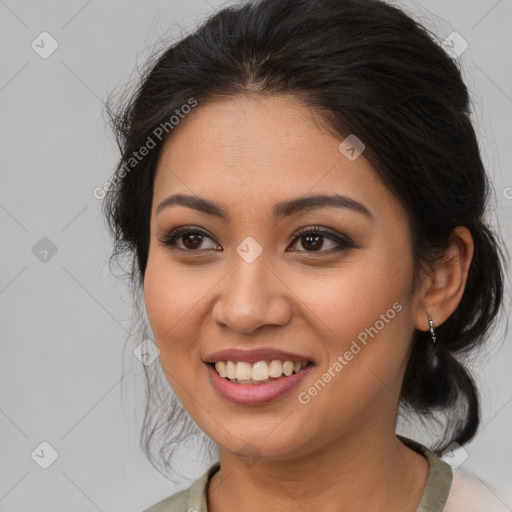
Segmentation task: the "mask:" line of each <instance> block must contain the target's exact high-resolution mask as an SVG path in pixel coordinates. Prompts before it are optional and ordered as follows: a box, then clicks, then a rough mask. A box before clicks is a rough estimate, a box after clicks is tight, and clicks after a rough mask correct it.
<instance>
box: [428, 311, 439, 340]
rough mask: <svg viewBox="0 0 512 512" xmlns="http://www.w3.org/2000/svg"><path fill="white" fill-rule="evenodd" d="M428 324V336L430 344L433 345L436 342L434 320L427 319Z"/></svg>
mask: <svg viewBox="0 0 512 512" xmlns="http://www.w3.org/2000/svg"><path fill="white" fill-rule="evenodd" d="M428 323H429V325H430V336H431V337H432V343H433V344H434V345H435V344H436V341H437V336H436V331H435V329H434V320H432V318H430V317H428Z"/></svg>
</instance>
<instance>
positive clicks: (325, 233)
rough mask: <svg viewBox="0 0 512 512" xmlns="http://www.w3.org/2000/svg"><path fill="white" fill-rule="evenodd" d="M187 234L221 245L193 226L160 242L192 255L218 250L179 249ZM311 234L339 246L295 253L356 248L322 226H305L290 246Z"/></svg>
mask: <svg viewBox="0 0 512 512" xmlns="http://www.w3.org/2000/svg"><path fill="white" fill-rule="evenodd" d="M185 233H193V234H200V235H202V236H204V237H206V238H209V239H210V240H212V241H213V242H215V243H216V244H218V245H220V244H219V242H217V240H215V238H213V237H212V236H210V235H209V234H208V233H207V232H206V231H204V230H203V229H201V228H196V227H193V226H180V227H177V228H175V229H173V230H171V231H170V232H169V233H167V234H165V235H164V236H163V237H161V238H159V242H161V243H162V244H163V245H164V246H166V247H168V248H170V249H173V250H179V251H182V252H186V253H188V254H190V255H194V254H200V253H205V252H207V251H212V250H217V249H182V248H180V247H177V246H176V243H175V241H176V240H177V239H179V238H180V236H181V235H183V234H185ZM309 234H317V235H320V236H322V237H324V238H327V239H329V240H331V241H332V242H334V243H335V244H337V247H334V248H331V249H328V250H320V251H296V250H294V252H300V253H303V254H311V255H315V254H332V253H334V252H338V251H341V250H344V249H349V248H354V247H355V246H356V245H355V244H354V243H353V242H352V240H351V239H350V238H349V237H347V236H346V235H343V234H341V233H337V232H331V231H329V230H328V229H327V228H323V227H321V226H315V225H313V226H304V227H302V228H300V229H299V230H297V231H296V232H295V233H294V234H293V235H292V240H291V242H290V244H289V246H290V245H293V244H295V243H296V242H297V240H299V239H300V238H301V237H303V236H306V235H309ZM221 250H222V249H221Z"/></svg>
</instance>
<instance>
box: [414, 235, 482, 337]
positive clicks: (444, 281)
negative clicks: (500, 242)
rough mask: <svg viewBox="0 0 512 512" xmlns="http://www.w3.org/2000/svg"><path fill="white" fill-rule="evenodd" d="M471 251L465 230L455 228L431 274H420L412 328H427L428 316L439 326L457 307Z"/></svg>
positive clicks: (421, 329)
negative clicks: (419, 285)
mask: <svg viewBox="0 0 512 512" xmlns="http://www.w3.org/2000/svg"><path fill="white" fill-rule="evenodd" d="M473 252H474V244H473V237H472V236H471V233H470V231H469V229H467V228H466V227H464V226H458V227H456V228H455V229H454V230H453V231H452V234H451V236H450V239H449V241H448V245H447V247H446V250H445V252H444V253H443V255H442V256H441V257H440V258H439V260H438V261H436V262H435V263H434V268H433V269H432V273H431V274H429V275H426V274H424V276H423V279H422V285H421V291H420V294H419V297H418V307H417V308H416V315H415V327H416V329H418V330H420V331H428V330H429V328H430V326H429V323H428V317H430V318H432V320H433V321H434V324H435V325H436V326H439V325H441V324H442V323H444V322H445V321H446V320H447V319H448V318H449V317H450V316H451V315H452V313H453V312H454V311H455V310H456V309H457V306H458V305H459V303H460V301H461V299H462V295H463V293H464V288H465V287H466V281H467V278H468V273H469V267H470V265H471V260H472V259H473Z"/></svg>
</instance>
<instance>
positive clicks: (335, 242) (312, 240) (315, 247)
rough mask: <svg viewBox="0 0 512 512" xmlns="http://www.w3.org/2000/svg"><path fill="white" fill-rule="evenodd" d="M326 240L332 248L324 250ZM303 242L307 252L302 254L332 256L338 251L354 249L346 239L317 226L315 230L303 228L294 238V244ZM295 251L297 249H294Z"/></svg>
mask: <svg viewBox="0 0 512 512" xmlns="http://www.w3.org/2000/svg"><path fill="white" fill-rule="evenodd" d="M325 239H327V240H329V242H330V243H331V248H328V249H327V250H321V249H324V245H325ZM299 241H300V242H301V245H302V247H303V248H304V249H306V250H305V251H300V252H321V253H327V254H330V253H332V252H336V251H342V250H343V249H348V248H351V247H354V244H353V243H352V242H351V241H350V240H349V239H348V238H346V237H343V236H341V235H336V234H334V233H331V232H330V231H325V230H322V229H321V228H319V227H318V226H315V227H313V228H302V229H301V230H300V231H298V232H297V233H296V234H295V235H294V236H293V243H296V242H299ZM294 250H295V249H294Z"/></svg>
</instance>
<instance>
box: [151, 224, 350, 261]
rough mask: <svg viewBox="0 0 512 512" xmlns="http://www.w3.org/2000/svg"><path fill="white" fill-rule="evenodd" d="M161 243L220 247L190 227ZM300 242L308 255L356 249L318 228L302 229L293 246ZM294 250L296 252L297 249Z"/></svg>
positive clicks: (175, 246)
mask: <svg viewBox="0 0 512 512" xmlns="http://www.w3.org/2000/svg"><path fill="white" fill-rule="evenodd" d="M326 239H327V240H328V241H329V243H330V244H331V247H330V248H328V249H327V250H325V247H324V246H325V240H326ZM207 240H210V241H211V242H212V245H211V246H210V247H204V243H205V241H207ZM159 241H160V242H161V243H162V244H164V245H165V246H167V247H170V248H172V249H178V250H181V251H186V252H195V251H205V250H219V249H218V247H219V245H218V244H217V243H216V242H215V240H213V239H212V238H211V237H210V236H208V235H207V234H206V233H205V232H204V231H202V230H200V229H192V228H190V227H181V228H176V229H174V230H173V231H171V232H170V233H169V234H167V235H165V236H163V237H162V238H160V239H159ZM299 241H300V242H301V245H302V247H303V248H304V249H305V251H302V250H299V252H308V253H314V252H320V253H327V254H330V253H332V252H336V251H341V250H343V249H348V248H351V247H354V244H353V243H352V242H351V241H350V239H348V238H347V237H344V236H342V235H336V234H334V233H331V232H330V231H325V230H322V229H321V228H319V227H318V226H314V227H312V228H311V227H306V228H302V229H301V230H299V231H298V232H297V233H295V234H294V235H293V240H292V245H293V244H296V243H297V242H299ZM220 250H222V249H220ZM293 250H294V251H296V250H297V249H293Z"/></svg>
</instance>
